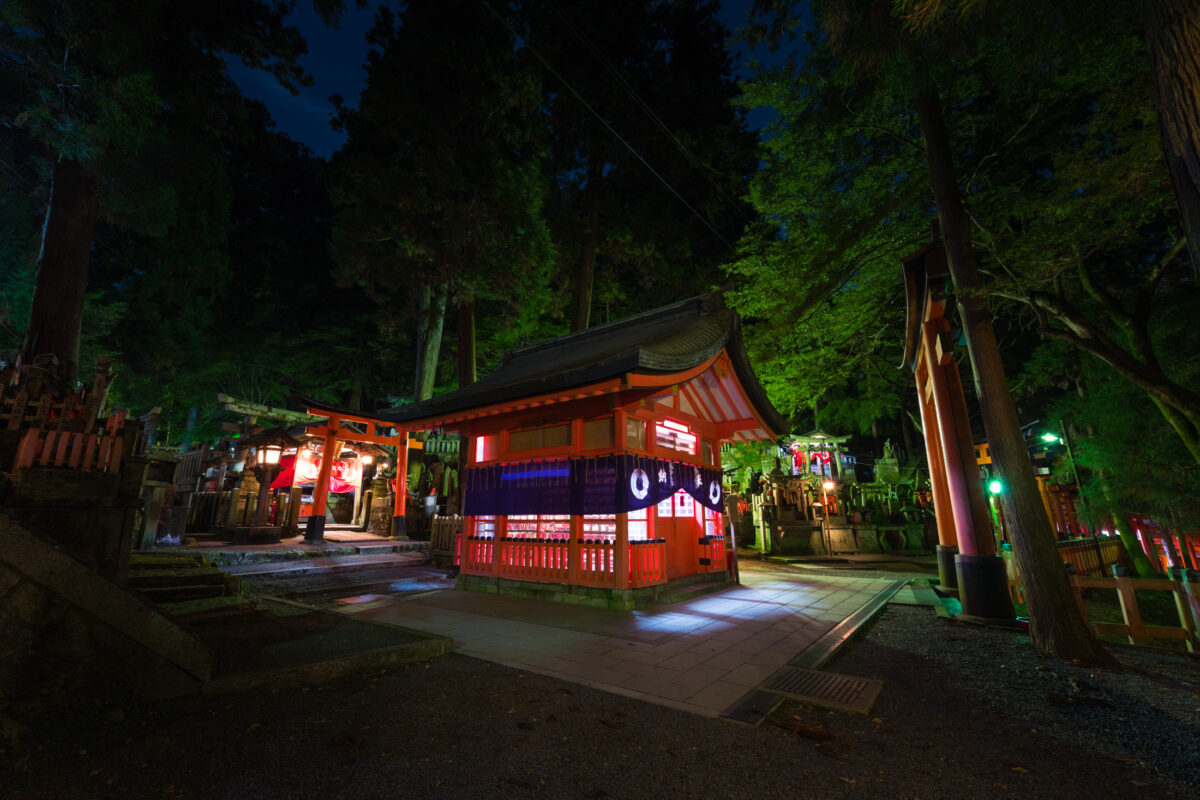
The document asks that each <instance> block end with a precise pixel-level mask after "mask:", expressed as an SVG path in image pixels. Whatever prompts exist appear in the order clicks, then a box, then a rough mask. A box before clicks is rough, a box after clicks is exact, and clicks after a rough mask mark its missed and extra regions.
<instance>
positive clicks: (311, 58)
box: [229, 0, 771, 158]
mask: <svg viewBox="0 0 1200 800" xmlns="http://www.w3.org/2000/svg"><path fill="white" fill-rule="evenodd" d="M751 2H752V0H723V2H722V10H721V18H722V20H723V21H724V22H725V25H726V27H728V28H729V29H730V30H731V31H732V30H736V29H737V28H738V27H740V26H741V25H744V24H745V21H746V18H747V16H748V9H749V6H750V4H751ZM346 5H347V6H348V8H347V9H346V11H345V13H344V14H343V16H342V24H341V27H339V28H338V29H336V30H330V29H328V28H326V27H325V25H324V24H322V22H321V20H320V18H319V17H318V16H317V14H316V13H315V12H314V11H313V10H312V4H311V3H309V2H300V3H297V4H296V10H295V11H294V12H293V13H292V14H291V16H290V21H291V22H292V23H293V24H294V25H296V26H297V27H299V28H300V30H301V31H303V32H304V38H305V39H306V40H307V41H308V54H307V55H306V56H304V57H302V58H301V59H300V64H301V65H302V66H303V67H304V68H305V69H306V70H308V71H309V72H310V73H312V76H313V78H314V79H315V83H314V84H313V85H312V86H310V87H308V88H306V89H303V90H302V91H301V93H300V95H299V96H293V95H291V94H290V93H289V92H288V91H287V90H286V89H284V88H282V87H281V86H279V84H278V83H277V82H276V81H275V78H273V77H272V76H271V75H270V74H268V73H266V72H263V71H261V70H254V69H248V68H246V67H244V66H242V65H241V64H240V63H237V62H235V61H232V60H231V61H230V63H229V71H230V74H231V75H232V77H233V79H234V81H235V82H237V84H238V86H240V87H241V89H242V91H243V92H245V93H246V94H247V95H248V96H250V97H254V98H257V99H259V100H261V101H263V102H264V103H265V104H266V106H267V108H268V109H269V110H270V112H271V116H273V117H274V118H275V122H276V124H277V125H278V126H279V128H280V129H281V130H283V131H284V132H286V133H287V134H288V135H289V136H291V137H292V138H293V139H295V140H297V141H299V142H303V143H304V144H306V145H308V146H309V147H310V148H311V149H312V151H313V152H314V153H316V154H317V155H318V156H321V157H324V158H328V157H329V156H330V155H332V154H333V152H334V151H335V150H337V149H338V148H339V147H341V145H342V143H343V142H344V141H345V138H346V137H345V134H343V133H341V132H338V131H334V130H332V129H331V128H330V126H329V119H330V115H331V114H332V113H333V104H332V103H330V102H329V96H330V95H331V94H334V93H339V94H341V95H342V97H343V98H345V100H346V102H347V104H349V105H352V106H353V105H357V103H358V95H359V93H360V92H361V91H362V85H363V81H364V80H365V79H366V70H365V69H364V68H363V66H364V63H365V62H366V53H367V43H366V40H365V38H364V37H365V36H366V32H367V30H368V29H369V28H370V27H371V22H372V20H373V19H374V16H375V8H376V7H378V3H377V2H372V3H370V5H369V7H368V8H366V9H360V8H357V7H355V4H354V3H353V2H348V3H347V4H346ZM742 50H744V48H742ZM756 55H757V56H758V57H759V58H760V59H764V60H768V61H769V60H771V56H770V55H769V54H767V53H766V52H765V50H760V51H759V52H758V53H756ZM735 63H737V64H738V65H739V66H740V61H737V62H735ZM769 116H770V112H767V111H759V112H756V113H752V114H751V115H750V118H749V122H750V125H751V127H758V126H760V125H761V124H762V123H763V122H764V121H765V120H766V119H768V118H769Z"/></svg>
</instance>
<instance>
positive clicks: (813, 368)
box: [728, 40, 930, 432]
mask: <svg viewBox="0 0 1200 800" xmlns="http://www.w3.org/2000/svg"><path fill="white" fill-rule="evenodd" d="M811 44H812V45H813V47H814V49H813V51H812V52H811V54H810V55H809V57H808V59H807V61H806V62H805V63H804V64H795V63H789V64H788V65H787V66H785V67H781V68H778V69H774V70H771V71H767V72H764V73H762V74H760V75H759V76H758V77H757V79H756V80H755V81H754V82H753V83H751V84H749V85H748V86H747V87H746V94H745V96H744V98H743V101H742V102H743V103H744V104H745V105H747V106H748V107H753V106H760V105H765V106H771V107H774V108H775V109H776V110H777V111H778V112H779V116H778V118H776V120H775V121H773V122H772V123H770V124H769V125H768V126H767V128H766V129H765V130H764V145H763V146H764V150H765V153H764V160H763V164H762V166H761V168H760V170H759V173H758V174H757V175H756V176H755V178H754V181H753V183H752V187H751V199H752V200H753V202H754V204H755V207H756V208H757V209H758V211H759V214H760V216H761V218H762V219H763V222H762V223H760V225H759V226H758V228H757V229H756V230H754V231H753V232H752V233H750V234H748V235H747V236H746V237H744V238H743V240H742V257H741V258H740V259H738V260H737V261H735V262H734V263H733V264H731V265H730V266H729V268H728V269H729V271H730V273H731V274H732V275H733V276H734V277H735V279H736V283H735V291H734V292H733V293H732V298H733V301H734V303H735V305H736V307H737V308H738V310H739V311H741V312H742V314H743V315H744V316H746V317H747V318H748V319H749V320H750V324H748V325H747V346H748V349H749V351H750V353H751V357H752V358H753V359H754V361H755V365H756V368H757V370H758V374H759V377H760V379H761V380H762V382H763V385H764V388H766V389H767V392H768V394H769V395H770V396H771V399H772V402H773V403H774V404H775V405H776V407H777V408H779V409H780V410H781V411H783V412H784V413H785V414H792V415H794V414H797V413H799V412H802V411H803V410H804V409H806V408H808V407H809V406H810V405H811V404H812V402H813V401H814V400H817V399H818V398H820V397H821V396H822V395H824V394H826V393H827V392H828V391H830V390H832V394H834V395H836V394H838V392H839V391H841V392H842V393H844V394H845V395H847V396H853V397H857V398H859V399H860V400H861V399H862V398H864V397H878V399H879V400H878V402H877V403H872V404H862V403H859V404H849V405H847V406H845V407H844V410H843V411H841V412H840V414H839V418H838V424H839V425H845V426H846V428H847V429H853V430H855V431H856V432H865V431H866V430H868V429H870V427H871V424H872V423H873V422H875V421H876V420H879V419H886V418H889V417H891V418H893V419H895V412H896V410H898V408H899V406H900V402H899V393H900V392H903V391H906V390H907V380H905V379H904V377H903V375H902V373H900V372H899V371H898V370H897V366H898V365H899V364H900V361H901V360H902V349H903V343H904V319H905V318H904V313H905V312H904V309H905V306H904V289H903V282H902V279H901V278H902V275H901V271H900V269H899V260H900V258H901V257H902V256H904V255H906V254H908V253H909V252H911V251H913V250H916V249H917V248H918V247H920V246H921V245H922V244H923V243H924V242H925V241H928V238H929V233H928V230H929V216H930V206H929V198H928V188H927V185H926V184H925V183H923V175H924V173H923V170H922V168H921V159H922V157H923V154H922V153H921V150H920V148H919V146H918V145H917V144H916V137H918V136H919V133H918V131H917V130H916V122H915V119H913V118H912V117H911V115H910V114H909V113H908V112H907V109H906V108H905V107H904V105H903V103H902V102H901V100H900V99H899V98H897V97H896V96H894V95H892V94H891V93H889V92H886V91H878V92H874V93H869V94H865V95H851V94H849V93H848V92H847V90H846V87H844V86H843V85H841V84H840V83H839V79H838V77H837V75H836V73H835V70H834V63H833V61H832V60H831V59H830V58H829V56H828V53H827V51H826V45H825V43H824V42H821V41H816V40H814V41H812V42H811ZM885 376H886V377H885ZM893 376H894V377H893ZM860 386H861V389H862V390H866V391H861V390H860V389H858V388H854V387H860ZM837 387H845V388H844V389H843V390H839V389H838V388H837ZM868 387H870V388H869V389H868ZM880 392H882V395H881V394H879V393H880ZM822 423H825V420H824V419H822Z"/></svg>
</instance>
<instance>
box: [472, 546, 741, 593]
mask: <svg viewBox="0 0 1200 800" xmlns="http://www.w3.org/2000/svg"><path fill="white" fill-rule="evenodd" d="M576 545H577V547H576V548H575V552H576V553H577V554H578V555H577V559H578V561H577V570H576V577H575V578H574V580H572V574H571V573H572V569H571V566H572V562H571V558H572V547H571V544H570V542H568V541H567V540H566V539H550V540H547V539H541V540H539V539H500V540H499V541H497V540H494V539H492V538H484V537H474V536H472V537H467V538H465V539H464V540H463V551H462V555H461V569H462V571H463V572H464V573H466V574H468V575H492V574H493V572H492V570H493V559H495V573H494V574H495V575H496V576H498V577H501V578H512V579H514V580H521V581H535V582H540V583H566V584H571V583H573V584H575V585H578V586H594V587H598V588H602V589H607V588H612V587H614V586H616V583H617V579H616V567H617V565H616V547H615V545H614V544H613V543H612V542H610V541H605V540H598V541H590V540H589V541H584V540H579V541H577V542H576ZM723 546H724V545H723V543H722V548H723ZM666 548H667V545H666V540H664V539H646V540H637V541H632V542H630V543H629V585H630V587H638V586H653V585H655V584H659V583H666V580H667V568H666V562H667V559H666V555H667V550H666ZM723 555H724V550H723V549H722V556H723Z"/></svg>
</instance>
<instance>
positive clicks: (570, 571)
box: [567, 514, 583, 586]
mask: <svg viewBox="0 0 1200 800" xmlns="http://www.w3.org/2000/svg"><path fill="white" fill-rule="evenodd" d="M582 542H583V517H582V516H581V515H579V514H572V515H571V538H570V540H569V541H568V542H567V585H568V586H578V585H579V572H580V570H581V569H583V564H582V552H583V548H582V546H581V543H582Z"/></svg>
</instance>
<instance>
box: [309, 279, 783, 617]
mask: <svg viewBox="0 0 1200 800" xmlns="http://www.w3.org/2000/svg"><path fill="white" fill-rule="evenodd" d="M309 413H313V414H323V415H329V416H330V417H331V423H330V425H329V427H330V430H331V432H332V429H333V423H334V419H333V418H335V417H337V416H338V414H339V411H338V410H337V409H334V408H331V407H328V406H318V405H317V404H310V405H309ZM360 419H361V417H360ZM373 421H374V422H377V423H381V424H382V425H383V426H388V425H390V426H392V428H394V431H395V432H394V433H392V434H391V436H390V437H389V438H398V439H400V440H402V441H406V438H405V437H407V435H408V434H409V433H412V432H416V431H423V430H433V429H441V430H445V431H453V432H457V433H459V434H460V435H461V436H462V437H463V438H462V441H463V445H462V446H463V447H464V448H466V450H467V452H466V468H465V470H464V472H463V474H462V476H461V481H462V494H463V498H462V503H463V509H462V513H463V515H464V516H463V520H462V533H461V538H460V541H459V544H458V554H457V559H456V561H457V563H458V564H459V566H460V576H459V586H460V587H461V588H466V589H475V590H483V591H491V592H511V593H519V594H527V595H533V596H543V597H550V598H553V599H559V600H563V601H565V602H570V603H580V604H588V605H598V606H608V607H614V608H632V607H634V606H636V605H638V604H640V603H642V602H647V601H649V600H651V599H653V598H654V597H655V596H656V595H657V594H658V592H659V591H660V590H661V587H663V586H669V585H670V584H672V582H679V583H684V582H706V581H710V582H714V583H720V582H723V581H724V580H725V579H726V575H727V570H728V568H729V562H728V560H727V554H726V548H727V546H729V545H730V544H731V543H728V544H727V540H726V537H725V534H724V530H725V525H724V505H723V503H724V490H723V488H722V472H721V460H720V444H721V443H722V442H725V441H754V440H774V439H775V438H777V437H778V436H779V435H780V434H782V433H784V432H785V431H786V423H785V422H784V421H783V419H782V418H781V417H780V416H779V414H778V412H776V411H775V410H774V408H772V406H771V404H770V402H769V401H768V400H767V397H766V395H765V393H764V392H763V390H762V388H761V387H760V386H759V384H758V381H757V379H756V378H755V376H754V374H753V372H752V370H751V368H750V365H749V363H748V361H747V359H746V355H745V352H744V350H743V347H742V343H741V335H740V328H739V320H738V317H737V315H736V314H735V313H734V312H733V311H732V310H730V309H727V308H726V307H725V306H724V303H723V301H722V298H721V296H720V295H719V294H710V295H704V296H701V297H698V298H693V299H691V300H687V301H683V302H680V303H676V304H674V305H670V306H666V307H664V308H660V309H657V310H655V311H650V312H647V313H644V314H640V315H637V316H634V317H630V318H627V319H624V320H620V321H617V322H612V323H608V324H605V325H600V326H597V327H594V328H590V329H588V330H586V331H580V332H577V333H573V334H570V335H567V336H563V337H560V338H558V339H554V340H551V341H548V342H544V343H541V344H537V345H533V346H530V347H526V348H523V349H521V350H517V351H515V352H513V353H511V354H509V355H508V356H507V357H506V358H505V360H504V361H503V362H502V363H501V365H500V366H499V367H498V368H497V369H496V371H495V372H493V373H492V374H491V375H489V376H488V377H486V378H484V379H483V380H480V381H479V382H477V383H475V384H472V385H470V386H467V387H465V388H462V389H459V390H457V391H454V392H451V393H448V394H445V395H442V396H439V397H436V398H433V399H431V400H427V401H425V402H422V403H416V404H414V405H411V406H406V407H403V408H397V409H391V410H385V411H380V412H378V415H377V417H375V418H374V420H373ZM401 449H403V448H401ZM401 458H403V456H401ZM400 494H403V492H402V491H401V492H400ZM403 508H404V506H403V503H402V502H401V500H400V499H399V498H397V502H396V511H397V515H398V516H399V515H402V514H403Z"/></svg>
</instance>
